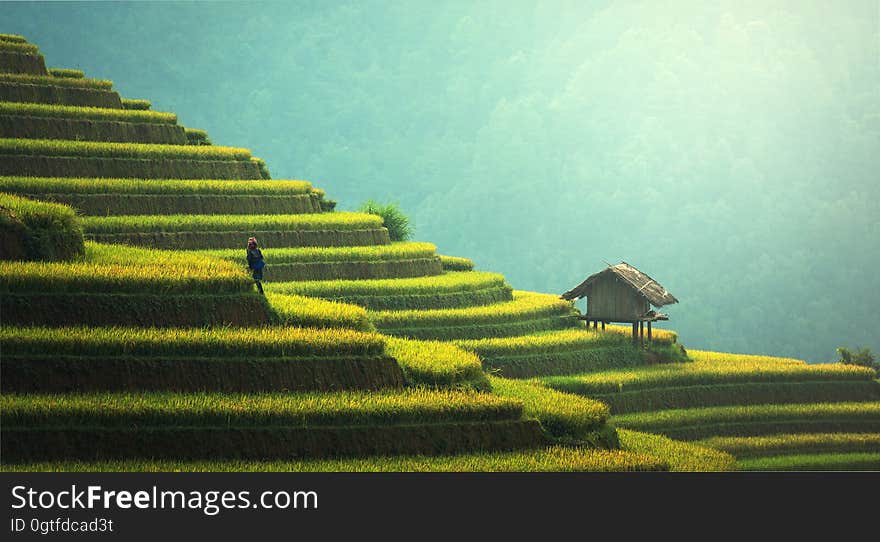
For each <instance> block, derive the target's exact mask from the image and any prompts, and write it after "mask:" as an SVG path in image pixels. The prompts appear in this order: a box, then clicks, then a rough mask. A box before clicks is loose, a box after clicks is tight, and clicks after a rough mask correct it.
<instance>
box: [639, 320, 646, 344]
mask: <svg viewBox="0 0 880 542" xmlns="http://www.w3.org/2000/svg"><path fill="white" fill-rule="evenodd" d="M639 342H645V323H644V322H639Z"/></svg>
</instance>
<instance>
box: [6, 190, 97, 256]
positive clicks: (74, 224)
mask: <svg viewBox="0 0 880 542" xmlns="http://www.w3.org/2000/svg"><path fill="white" fill-rule="evenodd" d="M0 232H2V234H3V239H2V241H0V260H41V261H62V260H70V259H73V258H76V257H78V256H81V255H82V254H83V252H84V250H85V248H84V244H83V230H82V226H81V224H80V222H79V218H78V217H77V216H76V213H75V212H74V211H73V209H71V208H70V207H68V206H66V205H58V204H54V203H45V202H40V201H34V200H31V199H27V198H22V197H18V196H13V195H10V194H3V193H0Z"/></svg>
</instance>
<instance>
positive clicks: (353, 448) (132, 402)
mask: <svg viewBox="0 0 880 542" xmlns="http://www.w3.org/2000/svg"><path fill="white" fill-rule="evenodd" d="M0 51H2V52H3V54H2V55H0V164H2V166H0V192H2V193H3V194H4V195H3V196H2V198H3V200H2V202H0V207H2V208H3V209H13V211H11V212H10V213H9V216H14V215H15V211H14V209H16V208H20V207H22V205H23V204H22V203H21V202H22V201H25V202H26V201H30V200H34V199H36V200H42V201H45V202H52V203H54V204H55V205H53V206H48V205H47V206H45V208H46V210H45V211H37V214H39V213H41V212H42V213H44V215H45V216H51V215H52V213H53V212H54V213H56V214H57V213H58V212H59V211H58V209H62V207H60V206H59V205H58V204H63V205H68V206H71V207H73V208H74V209H76V210H77V212H78V213H79V216H78V217H73V215H72V214H70V215H69V216H71V217H72V218H70V220H69V222H72V223H74V226H70V224H68V225H67V229H68V230H69V229H70V227H73V228H74V229H75V231H76V235H80V233H79V232H80V231H81V236H82V239H84V241H85V242H82V241H80V246H81V248H80V249H79V252H77V253H76V254H67V255H65V256H64V257H60V258H50V257H48V256H46V255H45V254H42V255H40V254H38V255H36V256H35V257H33V258H27V259H30V260H35V261H29V262H22V261H20V260H22V259H23V258H22V257H21V255H20V252H21V250H19V253H17V254H14V253H13V252H9V254H10V256H8V257H6V256H4V259H7V260H9V261H4V262H2V263H0V273H2V282H0V291H2V293H3V317H4V319H3V327H2V329H0V344H2V348H3V355H4V363H3V365H2V379H3V381H4V390H3V397H2V401H3V414H2V417H3V419H2V421H3V427H4V429H3V432H2V446H3V450H4V458H3V461H4V465H3V468H4V469H10V470H16V469H39V470H57V469H64V470H66V469H71V470H89V469H105V468H113V469H122V470H136V469H154V468H173V469H176V470H205V469H218V470H226V469H232V470H267V469H270V470H271V469H292V470H326V469H332V470H382V469H391V470H656V469H674V470H718V469H729V468H733V467H734V460H733V458H732V457H731V456H730V455H728V453H727V451H730V452H731V453H734V454H735V455H742V456H743V457H746V455H748V454H743V453H741V450H743V449H746V448H749V441H747V440H742V441H735V442H731V441H727V440H718V439H717V438H716V437H719V438H720V437H721V436H732V437H738V438H742V439H748V438H750V437H751V436H753V435H757V434H767V432H770V433H777V432H779V433H784V434H786V435H791V436H790V437H782V440H784V441H787V442H791V443H792V447H791V448H785V447H784V446H776V447H770V448H768V449H772V450H773V454H776V455H784V454H786V453H789V452H791V453H794V452H797V453H798V454H799V455H798V457H802V456H803V455H804V453H815V454H816V458H821V457H827V458H833V457H834V456H833V453H834V452H838V451H839V452H841V453H844V452H845V453H849V452H853V451H858V452H865V450H868V452H866V453H869V454H870V453H872V451H876V447H875V446H874V444H876V443H875V442H874V441H875V440H876V439H874V435H875V434H877V433H880V428H878V427H877V426H876V417H875V414H876V413H875V412H874V410H875V409H876V404H877V401H878V399H880V397H878V394H877V386H878V385H877V383H876V382H875V381H874V380H873V377H872V376H871V375H870V374H868V373H867V372H865V371H860V370H855V369H852V368H845V367H828V368H825V367H823V368H811V367H806V366H803V364H802V363H799V362H794V361H790V360H777V359H763V360H758V359H752V358H748V359H745V358H741V357H737V356H733V355H730V356H726V355H720V357H719V355H715V354H711V353H696V354H695V353H691V357H692V358H696V359H695V360H694V361H691V360H689V359H688V358H687V357H686V356H685V352H684V350H683V349H682V348H681V347H680V345H679V344H678V338H677V336H676V335H675V334H674V333H673V332H670V331H662V330H658V333H657V334H656V335H655V341H654V342H653V344H651V345H648V346H645V345H641V344H633V343H632V341H631V340H630V339H629V338H628V337H627V335H626V330H622V329H621V328H617V327H614V326H611V327H609V328H608V329H606V330H605V331H596V330H586V329H584V327H583V324H582V323H581V322H580V321H579V320H578V319H577V311H576V310H575V309H574V308H573V306H572V305H571V303H569V302H566V301H562V300H560V299H558V297H557V296H555V295H548V294H539V293H533V292H523V291H514V290H513V288H512V287H511V286H510V285H509V284H507V282H506V280H505V279H504V277H503V276H501V275H498V274H495V273H490V272H484V271H476V270H474V269H473V264H472V262H470V261H469V260H467V259H464V258H452V257H448V256H441V255H438V254H437V253H436V247H434V245H431V244H430V243H423V242H419V243H417V242H413V243H392V242H391V241H390V239H389V236H388V232H387V230H386V229H385V228H384V227H383V223H382V219H381V217H378V216H375V215H368V214H361V213H343V212H335V211H334V210H333V208H334V205H335V202H333V201H332V200H329V199H327V198H326V194H325V192H324V191H323V190H321V189H318V188H316V187H313V186H312V185H311V184H310V183H308V182H305V181H298V180H271V179H270V178H269V171H268V168H267V167H266V164H264V163H263V162H262V161H261V160H259V159H258V158H255V157H253V156H252V155H251V153H250V151H249V150H247V149H244V148H235V147H219V146H215V145H211V144H210V139H209V138H208V136H207V134H205V133H204V132H202V131H198V130H193V129H190V128H186V127H183V126H180V125H179V124H178V123H177V118H176V115H174V114H172V113H163V112H154V111H151V110H150V108H149V102H147V101H144V100H129V99H125V98H123V97H121V96H119V95H118V93H116V92H115V91H113V86H112V82H110V81H103V80H92V79H88V78H86V77H85V74H83V73H82V72H76V71H74V70H47V69H46V67H45V61H44V59H43V58H42V55H40V54H39V52H38V49H37V48H36V47H35V46H32V45H31V44H27V42H26V41H24V39H23V38H21V37H18V36H12V35H0ZM22 198H27V199H24V200H23V199H22ZM16 205H17V206H18V207H16ZM28 205H30V204H28ZM50 208H51V209H54V211H50V210H49V209H50ZM11 223H12V222H10V224H11ZM4 227H6V226H4ZM9 227H12V226H9ZM52 228H56V226H55V225H51V224H50V226H49V229H50V230H51V229H52ZM250 236H256V237H257V238H258V240H259V241H260V243H261V246H262V247H263V248H264V255H265V257H266V260H267V264H268V265H267V268H266V273H265V280H266V282H265V285H264V287H265V291H266V296H261V295H259V294H258V293H257V292H256V291H255V290H254V285H253V281H252V280H251V279H250V278H249V277H248V276H247V271H246V267H245V265H244V243H245V241H246V240H247V238H248V237H250ZM51 259H55V260H60V261H52V262H49V261H46V260H51ZM704 358H705V359H704ZM710 358H711V359H710ZM658 362H669V363H667V364H663V365H656V363H658ZM649 363H650V364H651V365H647V364H649ZM487 373H491V376H487ZM812 402H821V404H820V405H818V406H817V405H811V406H806V405H803V404H804V403H812ZM771 404H772V405H779V404H786V405H788V407H789V408H788V410H785V412H782V411H779V410H778V409H774V408H775V407H770V406H760V407H749V406H748V405H771ZM708 407H713V408H715V410H712V411H711V412H709V411H708V410H707V411H706V412H702V411H699V412H693V411H692V410H693V409H707V408H708ZM719 408H720V409H721V410H720V411H719V410H718V409H719ZM750 408H751V410H750ZM612 416H613V418H612ZM652 416H653V417H652ZM609 419H611V420H613V421H614V422H615V423H616V424H617V425H619V426H620V427H626V428H627V429H628V430H627V431H621V432H620V435H618V433H617V432H616V430H615V429H614V427H613V426H612V425H610V424H609V423H607V422H608V421H609ZM670 420H671V421H670ZM690 420H694V421H690ZM687 424H690V425H687ZM682 426H685V429H683V430H678V429H676V428H680V427H682ZM691 426H695V427H699V428H700V429H699V430H693V429H691ZM759 428H760V430H759ZM637 431H647V432H650V433H656V435H649V434H645V433H639V432H637ZM838 432H843V433H846V434H853V433H858V434H859V435H861V436H853V437H852V438H851V439H850V440H852V441H853V442H857V443H858V444H853V445H852V446H851V447H848V446H847V445H845V444H843V443H842V442H843V441H846V439H845V438H844V439H843V441H842V440H841V438H842V437H840V436H834V437H821V436H820V435H826V434H829V433H831V434H835V435H837V433H838ZM661 435H667V436H672V437H675V438H680V439H684V440H695V439H703V440H701V441H700V442H699V443H696V444H695V443H686V442H676V441H673V440H670V439H669V438H666V437H665V436H661ZM809 435H814V437H813V438H812V439H810V438H808V436H809ZM865 435H867V436H865ZM804 439H807V440H809V441H810V442H811V446H810V447H806V446H803V445H797V443H798V442H804ZM826 441H827V442H828V443H829V446H828V447H823V446H822V442H826ZM560 446H562V447H563V448H560ZM758 446H765V447H766V445H765V444H763V441H761V442H758V441H755V445H754V446H753V448H756V447H758ZM771 457H772V454H771ZM829 461H830V463H829V465H841V464H844V463H842V462H841V460H840V458H837V459H829ZM865 461H867V460H866V459H865V458H864V457H861V456H860V457H859V458H858V461H855V462H854V463H852V464H853V465H856V464H858V465H859V466H864V465H865ZM771 464H776V465H778V464H779V463H778V462H777V463H771ZM812 464H815V461H814V462H813V463H812ZM743 465H744V466H747V467H754V466H756V464H755V463H754V462H753V463H747V462H744V463H743Z"/></svg>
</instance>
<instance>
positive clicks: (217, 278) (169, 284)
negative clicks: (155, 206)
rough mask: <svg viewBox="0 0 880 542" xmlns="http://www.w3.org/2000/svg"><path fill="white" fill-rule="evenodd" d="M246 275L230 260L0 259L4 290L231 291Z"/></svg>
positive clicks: (246, 285)
mask: <svg viewBox="0 0 880 542" xmlns="http://www.w3.org/2000/svg"><path fill="white" fill-rule="evenodd" d="M252 286H253V284H252V281H251V280H250V279H249V278H248V276H247V275H246V274H245V273H244V272H243V271H242V270H241V269H240V268H239V267H238V266H235V265H233V264H231V263H229V262H223V261H216V262H214V263H211V264H210V265H208V266H199V267H196V266H190V265H179V266H172V265H149V264H140V265H135V266H132V265H119V264H107V263H98V262H0V291H3V292H7V293H22V292H39V293H49V292H52V293H61V292H65V293H76V292H101V293H168V294H171V293H187V294H192V293H213V294H219V293H234V292H243V291H250V290H251V288H252Z"/></svg>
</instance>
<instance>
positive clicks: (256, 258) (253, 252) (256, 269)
mask: <svg viewBox="0 0 880 542" xmlns="http://www.w3.org/2000/svg"><path fill="white" fill-rule="evenodd" d="M247 263H248V267H249V268H250V269H251V270H252V271H253V276H254V282H256V283H257V290H259V292H260V294H262V295H265V294H263V268H264V267H266V262H265V261H264V260H263V252H262V251H261V250H260V249H259V248H257V238H256V237H251V238H250V239H248V243H247Z"/></svg>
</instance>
